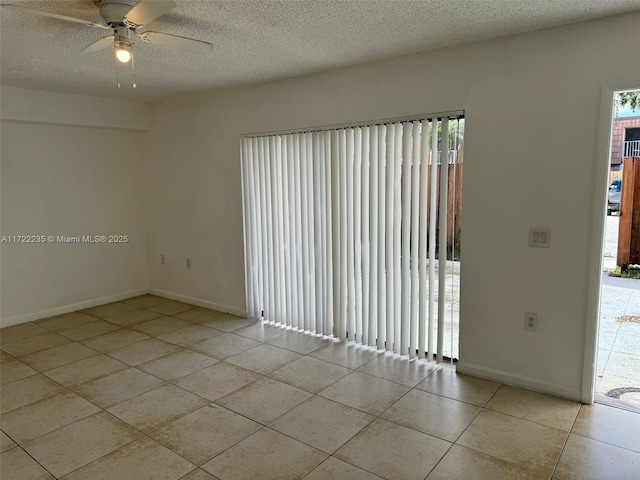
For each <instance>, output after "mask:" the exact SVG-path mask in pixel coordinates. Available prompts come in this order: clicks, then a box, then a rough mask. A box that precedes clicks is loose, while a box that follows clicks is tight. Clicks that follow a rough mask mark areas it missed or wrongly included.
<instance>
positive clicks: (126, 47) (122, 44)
mask: <svg viewBox="0 0 640 480" xmlns="http://www.w3.org/2000/svg"><path fill="white" fill-rule="evenodd" d="M132 58H133V43H131V42H127V41H124V40H118V41H116V59H117V60H118V61H119V62H120V63H129V62H130V61H131V59H132Z"/></svg>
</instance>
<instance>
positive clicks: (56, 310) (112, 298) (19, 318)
mask: <svg viewBox="0 0 640 480" xmlns="http://www.w3.org/2000/svg"><path fill="white" fill-rule="evenodd" d="M148 292H149V290H147V289H146V288H142V289H139V290H131V291H129V292H121V293H116V294H115V295H107V296H106V297H100V298H93V299H91V300H83V301H82V302H78V303H70V304H68V305H62V306H60V307H53V308H47V309H46V310H40V311H38V312H32V313H25V314H22V315H13V316H11V317H3V318H2V319H0V326H2V327H3V328H4V327H10V326H12V325H18V324H20V323H25V322H31V321H33V320H40V319H41V318H47V317H53V316H54V315H61V314H63V313H69V312H75V311H76V310H82V309H84V308H90V307H96V306H98V305H104V304H105V303H111V302H117V301H118V300H124V299H126V298H131V297H137V296H138V295H144V294H145V293H148Z"/></svg>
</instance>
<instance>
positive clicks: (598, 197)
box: [580, 78, 640, 404]
mask: <svg viewBox="0 0 640 480" xmlns="http://www.w3.org/2000/svg"><path fill="white" fill-rule="evenodd" d="M638 88H640V78H629V79H627V80H618V81H612V82H605V83H603V84H602V91H601V97H600V121H599V127H598V143H597V150H596V172H595V180H594V185H593V192H594V196H593V204H592V215H593V217H592V222H591V235H590V237H591V239H590V241H591V252H590V259H591V262H590V265H591V267H590V269H589V284H588V297H587V318H586V325H585V343H584V358H583V366H582V387H581V389H580V400H581V401H582V403H586V404H592V403H593V399H594V391H595V376H596V361H597V352H598V325H599V321H600V293H601V281H600V279H601V277H602V254H603V251H604V226H605V217H606V216H605V210H606V206H607V205H606V202H607V187H608V183H609V156H610V154H611V133H612V125H613V107H614V105H613V95H614V93H615V92H619V91H622V90H635V89H638Z"/></svg>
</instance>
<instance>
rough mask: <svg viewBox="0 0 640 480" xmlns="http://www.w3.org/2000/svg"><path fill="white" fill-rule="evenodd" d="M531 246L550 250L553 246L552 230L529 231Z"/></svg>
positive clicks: (532, 229)
mask: <svg viewBox="0 0 640 480" xmlns="http://www.w3.org/2000/svg"><path fill="white" fill-rule="evenodd" d="M529 246H530V247H544V248H549V247H550V246H551V229H550V228H544V227H531V228H530V229H529Z"/></svg>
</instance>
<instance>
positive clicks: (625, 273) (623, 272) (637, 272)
mask: <svg viewBox="0 0 640 480" xmlns="http://www.w3.org/2000/svg"><path fill="white" fill-rule="evenodd" d="M609 276H610V277H621V278H640V265H638V264H634V263H632V264H630V265H629V266H628V267H627V268H622V267H620V265H618V266H616V268H614V269H613V270H612V271H611V272H609Z"/></svg>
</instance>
